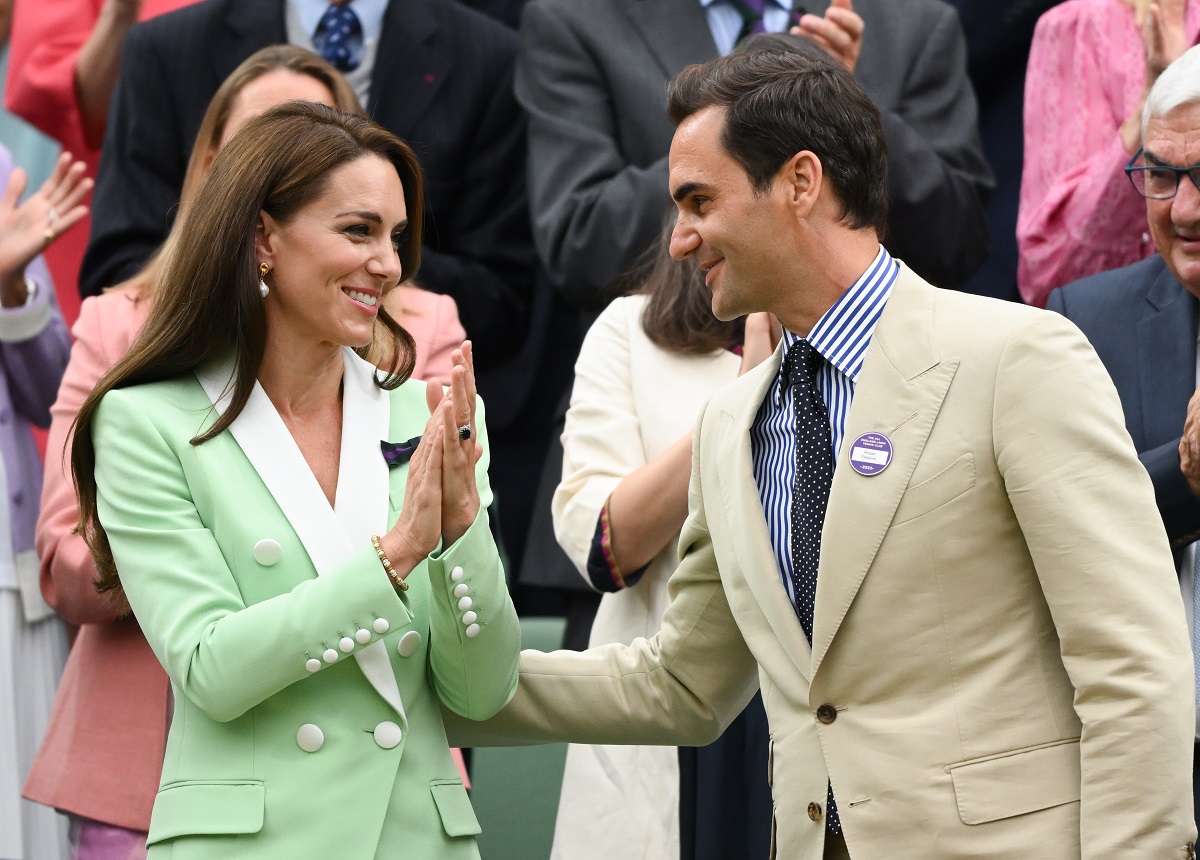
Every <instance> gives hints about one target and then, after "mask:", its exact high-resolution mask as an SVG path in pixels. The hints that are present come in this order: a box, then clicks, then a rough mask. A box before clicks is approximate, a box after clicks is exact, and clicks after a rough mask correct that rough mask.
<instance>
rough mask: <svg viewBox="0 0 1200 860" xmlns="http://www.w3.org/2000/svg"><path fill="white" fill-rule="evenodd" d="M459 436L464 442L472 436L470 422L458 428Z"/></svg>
mask: <svg viewBox="0 0 1200 860" xmlns="http://www.w3.org/2000/svg"><path fill="white" fill-rule="evenodd" d="M458 438H459V439H461V440H462V441H464V442H466V441H467V440H468V439H470V438H471V425H470V424H463V425H462V426H461V427H459V428H458Z"/></svg>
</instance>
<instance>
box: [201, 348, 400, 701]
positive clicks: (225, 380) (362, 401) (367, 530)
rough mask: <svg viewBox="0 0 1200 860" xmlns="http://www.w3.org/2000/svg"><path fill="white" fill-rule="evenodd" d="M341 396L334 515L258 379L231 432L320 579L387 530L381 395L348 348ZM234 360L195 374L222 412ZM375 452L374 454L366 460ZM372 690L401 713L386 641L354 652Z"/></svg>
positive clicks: (385, 415)
mask: <svg viewBox="0 0 1200 860" xmlns="http://www.w3.org/2000/svg"><path fill="white" fill-rule="evenodd" d="M345 352H346V358H345V371H344V373H343V385H342V388H343V394H342V450H341V456H340V463H339V467H338V486H337V492H336V496H335V501H336V504H337V508H336V511H335V509H334V508H331V507H330V506H329V502H328V500H327V499H326V498H325V494H324V493H323V492H322V491H321V485H320V484H318V483H317V479H316V477H315V476H314V475H313V473H312V470H311V469H309V467H308V463H307V462H305V460H304V455H303V454H301V453H300V449H299V447H297V445H296V442H295V440H294V439H292V435H291V433H290V432H288V429H287V426H286V425H285V424H284V423H283V419H282V418H280V417H279V413H278V412H276V411H275V406H274V404H272V403H271V400H270V398H268V397H267V394H266V392H265V391H263V389H262V386H261V385H259V384H258V383H257V382H255V384H254V389H253V390H252V391H251V392H250V399H249V400H248V401H247V402H246V407H245V408H244V409H243V410H242V412H241V414H240V415H238V417H237V418H236V419H235V420H234V422H233V423H232V424H231V425H230V426H229V432H230V433H232V434H233V438H234V439H235V440H236V441H237V443H238V445H239V446H240V447H241V449H242V452H243V453H244V454H245V455H246V459H248V460H249V461H250V464H251V465H252V466H253V467H254V469H255V471H256V472H258V476H259V478H261V479H262V482H263V484H265V485H266V487H267V490H268V491H269V492H270V493H271V495H272V496H273V497H274V498H275V503H276V504H277V505H279V509H280V510H281V511H282V512H283V515H284V516H285V517H287V520H288V522H289V523H291V525H292V529H293V530H294V531H295V532H296V536H297V537H299V538H300V542H301V543H302V544H304V549H305V551H306V552H307V553H308V557H309V559H310V560H311V561H312V563H313V567H315V568H316V570H317V574H318V575H321V574H324V573H325V572H326V571H329V570H332V569H333V568H334V567H336V566H337V565H338V564H340V563H341V562H343V561H344V560H345V559H347V558H349V557H350V555H351V554H353V553H354V551H355V549H356V548H359V547H361V546H363V545H365V544H366V543H367V542H369V540H370V536H371V535H373V534H382V533H383V532H384V531H386V530H387V515H388V471H387V464H386V463H385V462H384V459H383V456H382V455H381V453H380V450H379V442H380V440H383V439H386V438H387V434H388V431H389V425H390V409H389V405H390V401H389V400H388V397H387V394H386V392H383V391H380V390H379V389H377V388H375V386H374V385H373V384H372V383H371V373H372V371H373V368H371V366H370V365H369V364H367V363H366V362H364V361H363V360H362V359H360V358H359V357H358V356H357V355H355V354H354V353H353V352H352V351H351V350H346V351H345ZM233 369H234V368H233V362H232V360H229V361H225V362H222V363H220V364H217V365H210V366H208V367H205V368H199V369H197V370H196V378H197V379H198V380H199V381H200V385H201V386H202V387H203V388H204V392H205V393H206V394H207V395H208V398H209V400H211V401H212V403H213V406H215V407H216V408H217V409H218V410H219V411H221V412H222V413H223V412H224V411H225V409H226V408H227V407H228V405H229V399H230V396H231V394H232V384H231V379H232V375H233ZM372 454H373V455H374V457H372V456H371V455H372ZM354 656H355V659H356V660H357V661H358V665H359V668H360V669H362V672H363V674H364V675H365V676H366V677H367V680H368V681H370V682H371V686H373V687H374V688H375V690H376V692H378V693H379V695H380V696H382V697H383V698H384V700H386V701H387V702H388V704H390V705H391V706H392V707H393V708H395V709H396V712H397V713H399V714H400V715H401V716H404V703H403V702H402V701H401V699H400V688H399V685H398V684H397V683H396V676H395V674H394V673H393V672H392V667H391V663H390V661H389V660H388V655H387V648H386V646H385V645H384V643H383V640H378V641H376V642H374V643H372V644H371V645H369V646H367V647H366V648H363V649H362V650H361V651H359V652H358V653H357V654H355V655H354Z"/></svg>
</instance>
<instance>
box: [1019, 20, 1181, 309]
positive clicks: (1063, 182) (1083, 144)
mask: <svg viewBox="0 0 1200 860" xmlns="http://www.w3.org/2000/svg"><path fill="white" fill-rule="evenodd" d="M1198 33H1200V2H1191V3H1189V4H1188V9H1187V34H1188V41H1189V44H1195V42H1196V36H1197V34H1198ZM1144 81H1145V53H1144V51H1143V49H1142V39H1141V34H1140V32H1139V31H1138V29H1137V26H1136V24H1135V23H1134V12H1133V9H1132V8H1130V7H1129V6H1127V5H1125V4H1124V3H1122V2H1121V0H1067V2H1065V3H1062V4H1061V5H1059V6H1056V7H1054V8H1052V9H1050V10H1049V11H1048V12H1046V14H1044V15H1043V16H1042V17H1041V19H1040V20H1039V21H1038V24H1037V30H1036V32H1035V33H1034V37H1033V47H1032V49H1031V51H1030V54H1029V72H1028V76H1027V77H1026V80H1025V167H1024V173H1023V175H1022V177H1021V200H1020V208H1019V210H1018V216H1017V248H1018V251H1019V254H1020V259H1019V262H1018V268H1017V282H1018V285H1019V286H1020V289H1021V296H1022V298H1024V299H1025V301H1026V302H1028V303H1029V304H1031V305H1036V306H1037V307H1042V306H1044V305H1045V304H1046V298H1047V296H1049V295H1050V292H1051V291H1052V290H1054V289H1055V288H1057V287H1061V286H1063V285H1064V284H1068V283H1070V282H1071V281H1074V280H1077V279H1079V278H1082V277H1085V276H1087V275H1094V274H1096V273H1098V272H1104V271H1108V270H1109V269H1116V268H1120V267H1121V266H1126V265H1129V264H1130V263H1135V262H1137V261H1138V260H1141V259H1144V258H1145V257H1148V256H1150V255H1151V254H1153V253H1154V251H1155V248H1154V245H1153V243H1152V242H1151V241H1150V236H1149V233H1148V232H1147V229H1146V203H1145V201H1144V200H1143V199H1142V198H1141V197H1140V196H1139V195H1138V193H1137V192H1136V191H1134V189H1133V186H1132V185H1130V184H1129V180H1128V179H1127V178H1126V177H1125V174H1124V172H1123V171H1122V169H1121V168H1123V167H1124V166H1125V163H1126V162H1127V161H1128V160H1129V156H1130V153H1127V152H1126V151H1125V149H1124V147H1123V146H1122V145H1121V139H1120V135H1119V129H1120V127H1121V123H1123V122H1124V121H1125V119H1126V117H1128V116H1129V114H1130V113H1131V112H1132V111H1133V109H1134V108H1135V107H1136V106H1137V103H1138V99H1139V98H1140V96H1141V93H1142V86H1143V83H1144Z"/></svg>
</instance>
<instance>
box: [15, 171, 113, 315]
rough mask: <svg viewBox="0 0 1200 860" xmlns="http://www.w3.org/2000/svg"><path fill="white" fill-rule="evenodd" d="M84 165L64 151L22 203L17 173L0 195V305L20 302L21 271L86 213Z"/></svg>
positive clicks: (22, 176)
mask: <svg viewBox="0 0 1200 860" xmlns="http://www.w3.org/2000/svg"><path fill="white" fill-rule="evenodd" d="M85 169H86V165H85V164H84V163H83V162H82V161H78V160H76V159H75V158H74V157H72V156H71V154H70V153H67V152H64V153H63V154H62V155H60V156H59V157H58V162H57V163H56V164H55V165H54V171H53V172H52V173H51V174H50V178H49V179H47V180H46V181H45V182H44V183H43V184H42V187H41V188H39V189H38V190H37V191H36V192H35V193H34V194H31V195H29V197H28V199H26V200H25V201H24V202H23V203H22V202H21V195H22V194H23V193H24V192H25V183H26V182H27V176H26V173H25V171H24V170H22V169H20V168H17V169H16V170H14V171H13V172H12V174H11V175H10V176H9V179H8V186H7V187H6V188H5V189H4V193H3V195H0V305H3V306H4V307H14V306H16V305H20V304H23V303H24V302H25V267H26V266H28V265H29V264H30V263H31V262H33V259H34V258H35V257H36V256H37V255H38V254H40V253H41V252H42V251H43V250H44V249H45V248H46V246H47V245H49V244H50V243H51V242H53V241H54V240H55V239H56V238H58V236H59V235H61V234H62V233H63V232H64V231H66V230H69V229H70V228H71V227H73V226H74V225H75V224H76V223H78V222H79V220H80V219H81V218H83V216H84V215H86V214H87V207H86V206H84V205H83V203H82V201H83V198H84V196H85V195H86V194H87V193H88V191H90V190H91V188H92V180H90V179H87V178H85V177H84V175H83V173H84V170H85Z"/></svg>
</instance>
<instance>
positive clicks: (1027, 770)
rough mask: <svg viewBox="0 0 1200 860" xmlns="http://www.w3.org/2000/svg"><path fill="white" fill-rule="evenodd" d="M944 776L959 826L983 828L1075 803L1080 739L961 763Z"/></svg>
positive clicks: (1077, 789)
mask: <svg viewBox="0 0 1200 860" xmlns="http://www.w3.org/2000/svg"><path fill="white" fill-rule="evenodd" d="M947 770H949V771H950V778H951V780H952V781H953V783H954V796H955V798H956V800H957V802H958V817H959V818H960V819H962V823H963V824H986V823H987V822H989V821H999V820H1000V819H1002V818H1012V817H1013V816H1015V815H1024V814H1026V813H1029V812H1037V811H1039V810H1042V809H1050V808H1051V807H1054V806H1062V805H1063V804H1065V803H1077V802H1078V801H1079V795H1080V771H1079V738H1070V739H1068V740H1062V741H1054V742H1053V743H1049V744H1042V745H1040V746H1036V747H1027V748H1025V749H1019V750H1012V751H1011V752H1006V753H1001V754H999V755H994V756H988V757H987V758H982V759H973V760H971V761H965V762H960V763H958V764H952V765H950V766H949V767H948V768H947Z"/></svg>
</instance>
